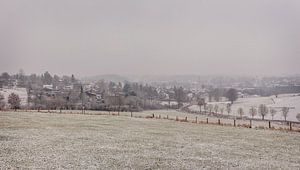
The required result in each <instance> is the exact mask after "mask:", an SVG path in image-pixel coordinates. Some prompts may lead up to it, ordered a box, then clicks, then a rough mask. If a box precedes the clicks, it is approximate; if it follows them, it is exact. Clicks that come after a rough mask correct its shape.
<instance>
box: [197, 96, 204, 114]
mask: <svg viewBox="0 0 300 170" xmlns="http://www.w3.org/2000/svg"><path fill="white" fill-rule="evenodd" d="M204 105H205V99H204V98H200V99H199V100H198V106H199V108H200V114H201V107H202V106H204Z"/></svg>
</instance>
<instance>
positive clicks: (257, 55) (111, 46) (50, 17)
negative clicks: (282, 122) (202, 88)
mask: <svg viewBox="0 0 300 170" xmlns="http://www.w3.org/2000/svg"><path fill="white" fill-rule="evenodd" d="M299 30H300V1H299V0H226V1H225V0H202V1H201V0H195V1H192V0H106V1H100V0H48V1H46V0H26V1H24V0H0V57H1V62H0V72H4V71H9V72H17V71H18V70H19V69H20V68H22V69H24V70H25V72H26V73H32V72H36V73H41V72H44V71H46V70H48V71H50V72H52V73H57V74H71V73H74V74H76V75H79V76H88V75H97V74H108V73H110V74H112V73H114V74H138V75H141V74H200V75H203V74H296V73H298V74H299V73H300V31H299Z"/></svg>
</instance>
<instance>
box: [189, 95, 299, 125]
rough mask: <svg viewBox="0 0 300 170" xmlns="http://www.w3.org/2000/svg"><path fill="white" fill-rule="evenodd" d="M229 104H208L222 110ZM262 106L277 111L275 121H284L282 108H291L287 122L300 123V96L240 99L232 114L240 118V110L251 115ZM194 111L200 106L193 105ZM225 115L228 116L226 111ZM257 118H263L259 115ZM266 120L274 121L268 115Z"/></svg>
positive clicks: (234, 105) (236, 102)
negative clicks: (254, 109)
mask: <svg viewBox="0 0 300 170" xmlns="http://www.w3.org/2000/svg"><path fill="white" fill-rule="evenodd" d="M227 103H229V102H209V103H208V104H212V105H218V106H219V107H220V108H221V107H223V108H226V105H227ZM260 104H265V105H267V106H268V107H273V108H275V109H276V110H277V114H276V115H275V116H274V120H284V117H283V116H282V113H281V109H280V107H291V108H292V109H290V110H289V114H288V116H287V120H289V121H299V120H298V119H297V118H296V116H297V114H298V113H300V94H280V95H278V97H277V98H276V97H275V96H270V97H260V96H250V97H245V98H238V100H237V101H235V102H234V104H233V105H232V112H231V113H230V114H231V115H233V116H238V114H237V110H238V108H242V109H244V112H245V115H246V116H248V117H251V116H250V115H249V109H250V108H251V107H252V106H254V107H258V106H259V105H260ZM190 109H191V110H193V111H199V106H197V105H192V106H191V107H190ZM224 114H227V113H226V111H225V112H224ZM255 118H261V117H260V115H259V114H257V115H256V116H255ZM266 119H272V117H271V115H270V114H267V116H266Z"/></svg>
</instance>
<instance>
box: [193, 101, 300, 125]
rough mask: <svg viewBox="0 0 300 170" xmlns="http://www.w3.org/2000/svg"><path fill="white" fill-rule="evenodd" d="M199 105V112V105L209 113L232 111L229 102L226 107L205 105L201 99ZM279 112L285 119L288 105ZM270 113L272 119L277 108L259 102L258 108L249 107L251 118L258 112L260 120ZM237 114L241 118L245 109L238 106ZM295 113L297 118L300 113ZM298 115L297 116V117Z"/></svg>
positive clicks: (228, 112)
mask: <svg viewBox="0 0 300 170" xmlns="http://www.w3.org/2000/svg"><path fill="white" fill-rule="evenodd" d="M198 105H199V107H200V112H201V106H204V111H205V112H208V113H210V114H212V113H216V114H218V113H220V114H222V115H223V113H224V111H226V112H227V114H228V115H229V114H230V113H231V111H232V109H231V104H227V105H226V108H224V107H219V105H217V104H216V105H212V104H209V105H205V104H203V100H202V101H200V102H199V103H198ZM280 111H281V113H282V116H283V117H284V120H285V121H286V119H287V116H288V113H289V107H282V108H281V110H280ZM269 113H270V114H271V117H272V120H273V119H274V116H275V115H276V114H277V110H276V109H275V108H271V107H270V108H268V107H267V106H266V105H264V104H260V105H259V106H258V108H256V107H254V106H252V107H251V108H250V109H249V115H251V117H252V118H254V116H256V115H257V114H259V115H260V116H261V118H262V120H264V119H265V117H266V116H267V115H268V114H269ZM237 114H238V115H239V116H240V117H241V118H242V117H243V116H244V115H245V111H244V109H243V108H241V107H240V108H238V109H237ZM298 115H299V116H298ZM298 115H297V119H299V118H300V114H298ZM298 117H299V118H298Z"/></svg>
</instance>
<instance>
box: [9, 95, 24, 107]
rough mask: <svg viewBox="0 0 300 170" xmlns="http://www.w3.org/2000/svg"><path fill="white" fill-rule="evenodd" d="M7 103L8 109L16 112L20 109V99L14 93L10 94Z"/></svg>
mask: <svg viewBox="0 0 300 170" xmlns="http://www.w3.org/2000/svg"><path fill="white" fill-rule="evenodd" d="M8 103H9V104H10V107H11V108H12V109H14V110H15V111H16V110H17V109H19V108H20V105H21V99H20V97H19V95H17V94H15V93H11V94H10V95H9V96H8Z"/></svg>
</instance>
